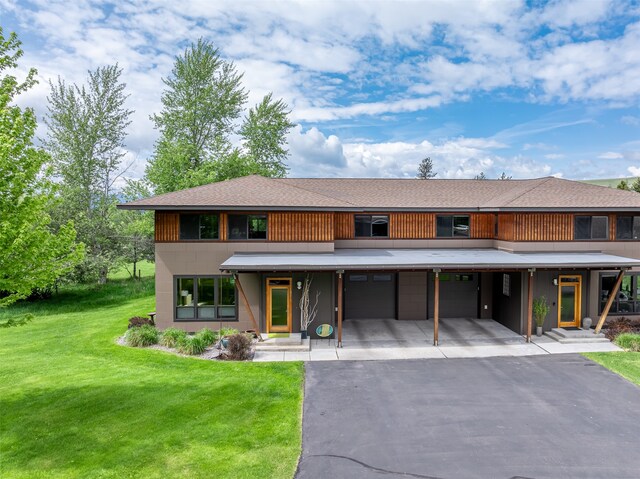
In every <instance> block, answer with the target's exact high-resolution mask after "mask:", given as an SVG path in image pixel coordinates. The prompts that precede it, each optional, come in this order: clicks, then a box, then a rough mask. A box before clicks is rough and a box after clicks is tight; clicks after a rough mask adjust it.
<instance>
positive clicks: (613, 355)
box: [583, 351, 640, 386]
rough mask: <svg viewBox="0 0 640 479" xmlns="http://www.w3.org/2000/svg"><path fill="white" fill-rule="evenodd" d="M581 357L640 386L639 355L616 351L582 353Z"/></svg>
mask: <svg viewBox="0 0 640 479" xmlns="http://www.w3.org/2000/svg"><path fill="white" fill-rule="evenodd" d="M583 356H585V357H586V358H588V359H591V360H592V361H595V362H596V363H598V364H600V365H601V366H604V367H605V368H607V369H609V370H611V371H613V372H614V373H616V374H618V375H620V376H622V377H623V378H625V379H627V380H628V381H631V382H632V383H634V384H636V385H638V386H640V353H636V352H630V351H616V352H610V353H584V354H583Z"/></svg>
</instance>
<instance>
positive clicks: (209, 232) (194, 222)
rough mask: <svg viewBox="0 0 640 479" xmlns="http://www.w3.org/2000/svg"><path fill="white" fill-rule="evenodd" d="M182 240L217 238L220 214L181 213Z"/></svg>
mask: <svg viewBox="0 0 640 479" xmlns="http://www.w3.org/2000/svg"><path fill="white" fill-rule="evenodd" d="M180 239H181V240H217V239H218V215H198V214H189V213H183V214H181V215H180Z"/></svg>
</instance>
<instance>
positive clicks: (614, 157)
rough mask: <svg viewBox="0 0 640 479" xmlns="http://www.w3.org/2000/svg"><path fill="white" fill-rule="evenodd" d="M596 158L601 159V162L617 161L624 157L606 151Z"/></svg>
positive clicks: (620, 154)
mask: <svg viewBox="0 0 640 479" xmlns="http://www.w3.org/2000/svg"><path fill="white" fill-rule="evenodd" d="M598 158H601V159H603V160H618V159H620V158H624V155H623V154H622V153H618V152H615V151H607V152H605V153H602V154H601V155H598Z"/></svg>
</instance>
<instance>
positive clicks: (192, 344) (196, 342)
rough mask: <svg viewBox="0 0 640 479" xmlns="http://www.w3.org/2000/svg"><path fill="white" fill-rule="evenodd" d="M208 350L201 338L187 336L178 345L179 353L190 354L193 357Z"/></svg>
mask: <svg viewBox="0 0 640 479" xmlns="http://www.w3.org/2000/svg"><path fill="white" fill-rule="evenodd" d="M206 348H207V345H206V344H205V343H204V340H203V339H202V338H201V337H199V336H185V337H184V338H182V339H181V340H180V342H179V343H178V352H180V353H182V354H189V355H191V356H197V355H199V354H202V353H204V350H205V349H206Z"/></svg>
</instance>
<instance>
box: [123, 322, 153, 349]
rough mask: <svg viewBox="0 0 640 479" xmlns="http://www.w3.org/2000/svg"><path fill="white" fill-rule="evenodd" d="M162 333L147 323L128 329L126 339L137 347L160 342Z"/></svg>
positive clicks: (130, 344) (129, 343)
mask: <svg viewBox="0 0 640 479" xmlns="http://www.w3.org/2000/svg"><path fill="white" fill-rule="evenodd" d="M159 336H160V333H159V332H158V330H157V329H156V328H155V327H154V326H150V325H148V324H145V325H143V326H140V327H136V328H131V329H129V330H127V332H126V334H125V335H124V339H125V341H126V343H127V344H128V345H129V346H134V347H136V348H140V347H144V346H151V345H152V344H158V339H159Z"/></svg>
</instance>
